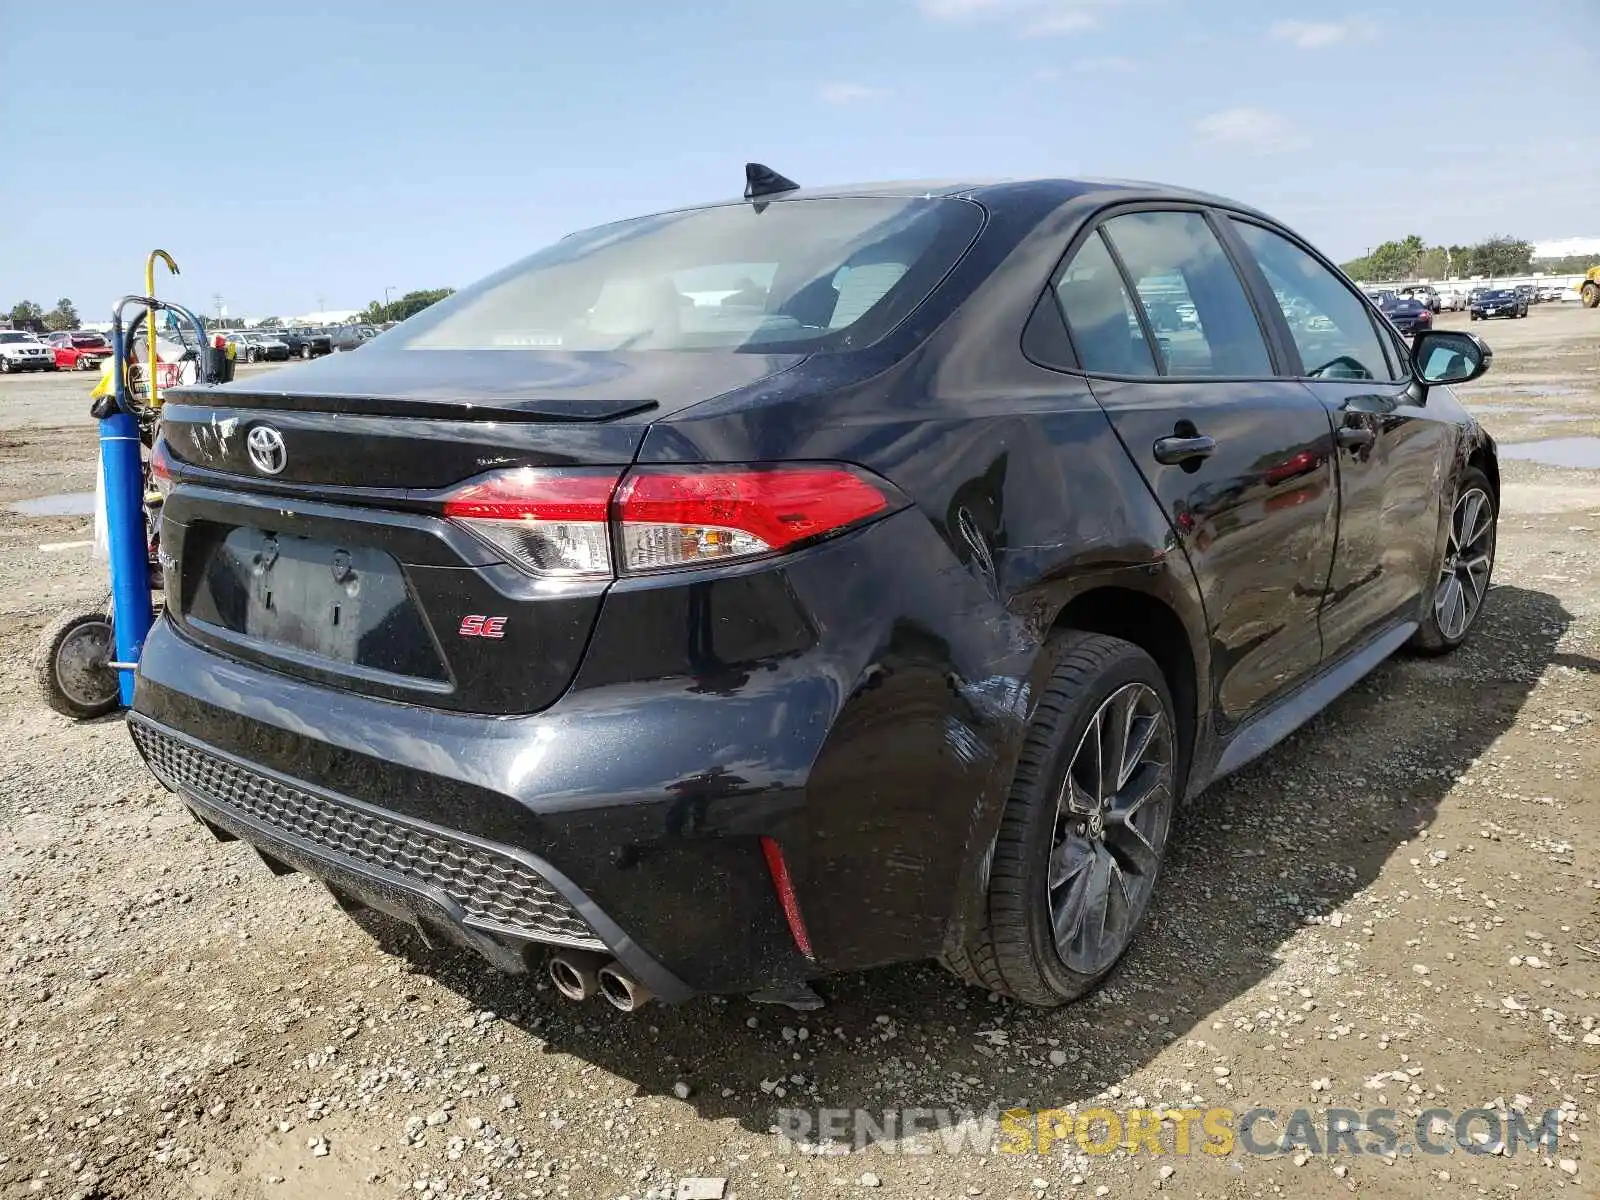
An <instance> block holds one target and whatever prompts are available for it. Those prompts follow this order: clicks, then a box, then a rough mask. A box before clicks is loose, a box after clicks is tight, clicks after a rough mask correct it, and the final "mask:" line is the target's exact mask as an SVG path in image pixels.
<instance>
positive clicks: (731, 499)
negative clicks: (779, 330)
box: [444, 463, 890, 580]
mask: <svg viewBox="0 0 1600 1200" xmlns="http://www.w3.org/2000/svg"><path fill="white" fill-rule="evenodd" d="M620 474H621V472H620V470H618V469H605V470H577V469H574V470H544V469H535V468H531V467H530V468H523V469H520V470H515V471H499V472H496V473H494V474H492V475H485V476H482V477H481V478H479V479H476V480H474V481H472V482H471V483H469V484H466V485H465V486H463V487H462V488H460V489H458V490H457V491H455V492H452V493H451V494H450V495H449V496H448V497H447V498H446V499H445V502H444V513H445V515H446V516H447V517H451V518H453V519H455V520H457V521H459V522H461V523H462V524H463V525H465V526H466V527H467V528H469V529H471V530H472V531H473V532H474V533H476V534H477V535H478V536H479V537H481V538H483V539H484V540H485V541H487V542H489V543H490V544H491V545H493V546H494V547H495V548H496V549H498V550H500V551H502V552H504V553H505V554H506V555H507V556H508V557H509V558H510V560H511V561H512V562H513V563H515V564H516V565H518V566H519V567H521V568H522V569H523V570H525V571H528V572H529V573H530V574H533V575H537V576H541V577H547V578H555V579H574V580H578V579H606V578H610V577H611V576H612V575H613V574H620V575H635V574H648V573H651V572H655V571H668V570H674V569H678V568H684V567H697V566H708V565H711V564H714V563H719V562H729V561H735V560H739V559H747V558H754V557H758V556H760V555H765V554H775V553H778V552H781V551H784V550H789V549H792V548H794V547H796V546H798V545H800V544H802V543H805V542H810V541H813V540H815V539H817V538H820V537H826V536H828V535H830V534H834V533H838V532H840V531H842V530H845V529H848V528H850V527H851V526H853V525H856V524H858V523H860V522H862V521H865V520H868V519H869V518H871V517H874V516H877V515H879V514H880V513H883V512H885V511H887V510H888V508H889V507H890V499H889V496H888V494H886V493H885V491H884V490H883V489H882V488H881V487H880V486H879V485H878V484H876V483H874V482H873V481H872V479H871V477H870V476H868V475H866V474H865V473H864V472H861V471H857V470H855V469H854V468H851V467H846V466H839V465H833V464H820V465H819V464H812V463H807V464H805V465H796V466H772V467H644V468H640V469H637V470H634V471H632V472H630V473H629V474H628V476H627V477H626V478H625V479H622V480H621V486H618V479H619V476H620ZM613 546H615V548H616V561H615V563H613Z"/></svg>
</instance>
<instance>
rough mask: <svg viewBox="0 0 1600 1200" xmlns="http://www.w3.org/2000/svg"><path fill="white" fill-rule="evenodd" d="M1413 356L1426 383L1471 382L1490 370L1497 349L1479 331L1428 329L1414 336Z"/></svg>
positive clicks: (1412, 343) (1418, 371)
mask: <svg viewBox="0 0 1600 1200" xmlns="http://www.w3.org/2000/svg"><path fill="white" fill-rule="evenodd" d="M1411 357H1412V358H1413V359H1414V360H1415V361H1416V364H1417V373H1418V374H1420V375H1421V376H1422V382H1424V383H1428V384H1434V383H1446V384H1449V383H1470V382H1471V381H1472V380H1474V379H1476V378H1478V376H1480V375H1482V374H1483V373H1484V372H1485V371H1487V370H1488V369H1489V364H1490V363H1492V362H1494V351H1493V350H1491V349H1489V346H1488V344H1487V343H1486V342H1484V340H1483V339H1482V338H1480V337H1478V336H1477V335H1476V334H1471V333H1463V332H1461V331H1460V330H1456V329H1429V330H1426V331H1425V332H1423V333H1419V334H1417V335H1416V337H1415V338H1413V339H1412V341H1411Z"/></svg>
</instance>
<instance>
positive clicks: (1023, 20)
mask: <svg viewBox="0 0 1600 1200" xmlns="http://www.w3.org/2000/svg"><path fill="white" fill-rule="evenodd" d="M1121 3H1123V0H917V7H918V9H920V10H921V12H922V15H923V16H925V17H927V18H928V19H930V20H933V21H947V22H957V21H979V20H990V19H997V20H998V19H1003V20H1004V21H1005V22H1006V23H1007V24H1009V25H1011V26H1012V27H1013V28H1014V29H1015V30H1016V32H1018V33H1020V34H1023V35H1026V36H1033V37H1049V36H1054V35H1058V34H1066V33H1081V32H1083V31H1084V30H1085V29H1093V28H1094V27H1095V26H1096V25H1098V24H1100V13H1101V11H1103V10H1104V9H1107V8H1112V7H1115V6H1116V5H1118V4H1121Z"/></svg>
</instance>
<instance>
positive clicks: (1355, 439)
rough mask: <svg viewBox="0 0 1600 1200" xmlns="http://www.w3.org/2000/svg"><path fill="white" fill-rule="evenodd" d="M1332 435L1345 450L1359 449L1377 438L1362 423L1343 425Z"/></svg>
mask: <svg viewBox="0 0 1600 1200" xmlns="http://www.w3.org/2000/svg"><path fill="white" fill-rule="evenodd" d="M1334 436H1335V437H1336V438H1337V439H1338V442H1339V445H1341V446H1343V447H1344V448H1345V449H1346V450H1360V449H1363V448H1364V447H1367V446H1370V445H1372V443H1373V442H1374V441H1376V440H1377V438H1376V436H1375V435H1374V434H1373V432H1372V430H1370V429H1368V428H1367V427H1366V426H1364V425H1345V426H1343V427H1342V428H1341V429H1340V430H1339V432H1338V433H1337V434H1335V435H1334Z"/></svg>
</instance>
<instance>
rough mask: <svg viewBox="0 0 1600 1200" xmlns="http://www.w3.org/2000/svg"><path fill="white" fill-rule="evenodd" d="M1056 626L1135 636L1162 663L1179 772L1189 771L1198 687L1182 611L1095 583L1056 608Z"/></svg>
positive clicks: (1126, 638)
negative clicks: (1173, 720) (1174, 721)
mask: <svg viewBox="0 0 1600 1200" xmlns="http://www.w3.org/2000/svg"><path fill="white" fill-rule="evenodd" d="M1055 628H1057V629H1081V630H1083V631H1084V632H1086V633H1103V634H1106V635H1107V636H1108V637H1117V638H1121V639H1122V640H1123V641H1126V642H1132V643H1133V644H1134V645H1135V646H1138V647H1139V648H1140V649H1141V650H1143V651H1144V652H1145V653H1146V654H1148V655H1149V656H1150V657H1151V658H1153V659H1155V660H1156V665H1157V666H1158V667H1160V668H1161V674H1162V675H1163V676H1164V677H1165V678H1166V681H1167V689H1168V691H1170V692H1171V693H1172V706H1173V709H1174V710H1175V711H1174V714H1173V715H1174V716H1175V717H1176V718H1177V723H1178V730H1177V732H1178V752H1179V755H1180V763H1179V765H1180V767H1181V768H1182V769H1181V771H1180V773H1179V775H1178V778H1179V779H1180V780H1182V779H1184V778H1185V777H1186V776H1187V774H1188V769H1189V763H1190V762H1191V761H1192V756H1193V754H1194V739H1195V732H1196V729H1197V724H1196V722H1197V715H1196V714H1197V711H1198V693H1197V686H1196V682H1195V665H1194V652H1193V650H1192V649H1191V648H1190V646H1189V634H1188V631H1187V630H1186V629H1185V628H1184V625H1183V622H1182V621H1181V620H1179V619H1178V614H1177V613H1175V612H1173V611H1172V609H1170V608H1168V607H1167V606H1166V605H1165V604H1164V603H1162V602H1161V601H1160V600H1157V599H1156V598H1155V597H1154V596H1150V595H1147V594H1145V593H1144V592H1136V591H1133V590H1132V589H1130V588H1119V587H1106V588H1096V589H1094V590H1093V591H1089V592H1085V593H1084V594H1083V595H1081V596H1078V597H1075V598H1074V599H1073V600H1072V601H1071V603H1069V604H1068V605H1067V606H1066V607H1065V608H1063V609H1062V610H1061V612H1060V613H1058V614H1057V616H1056V620H1055Z"/></svg>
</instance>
